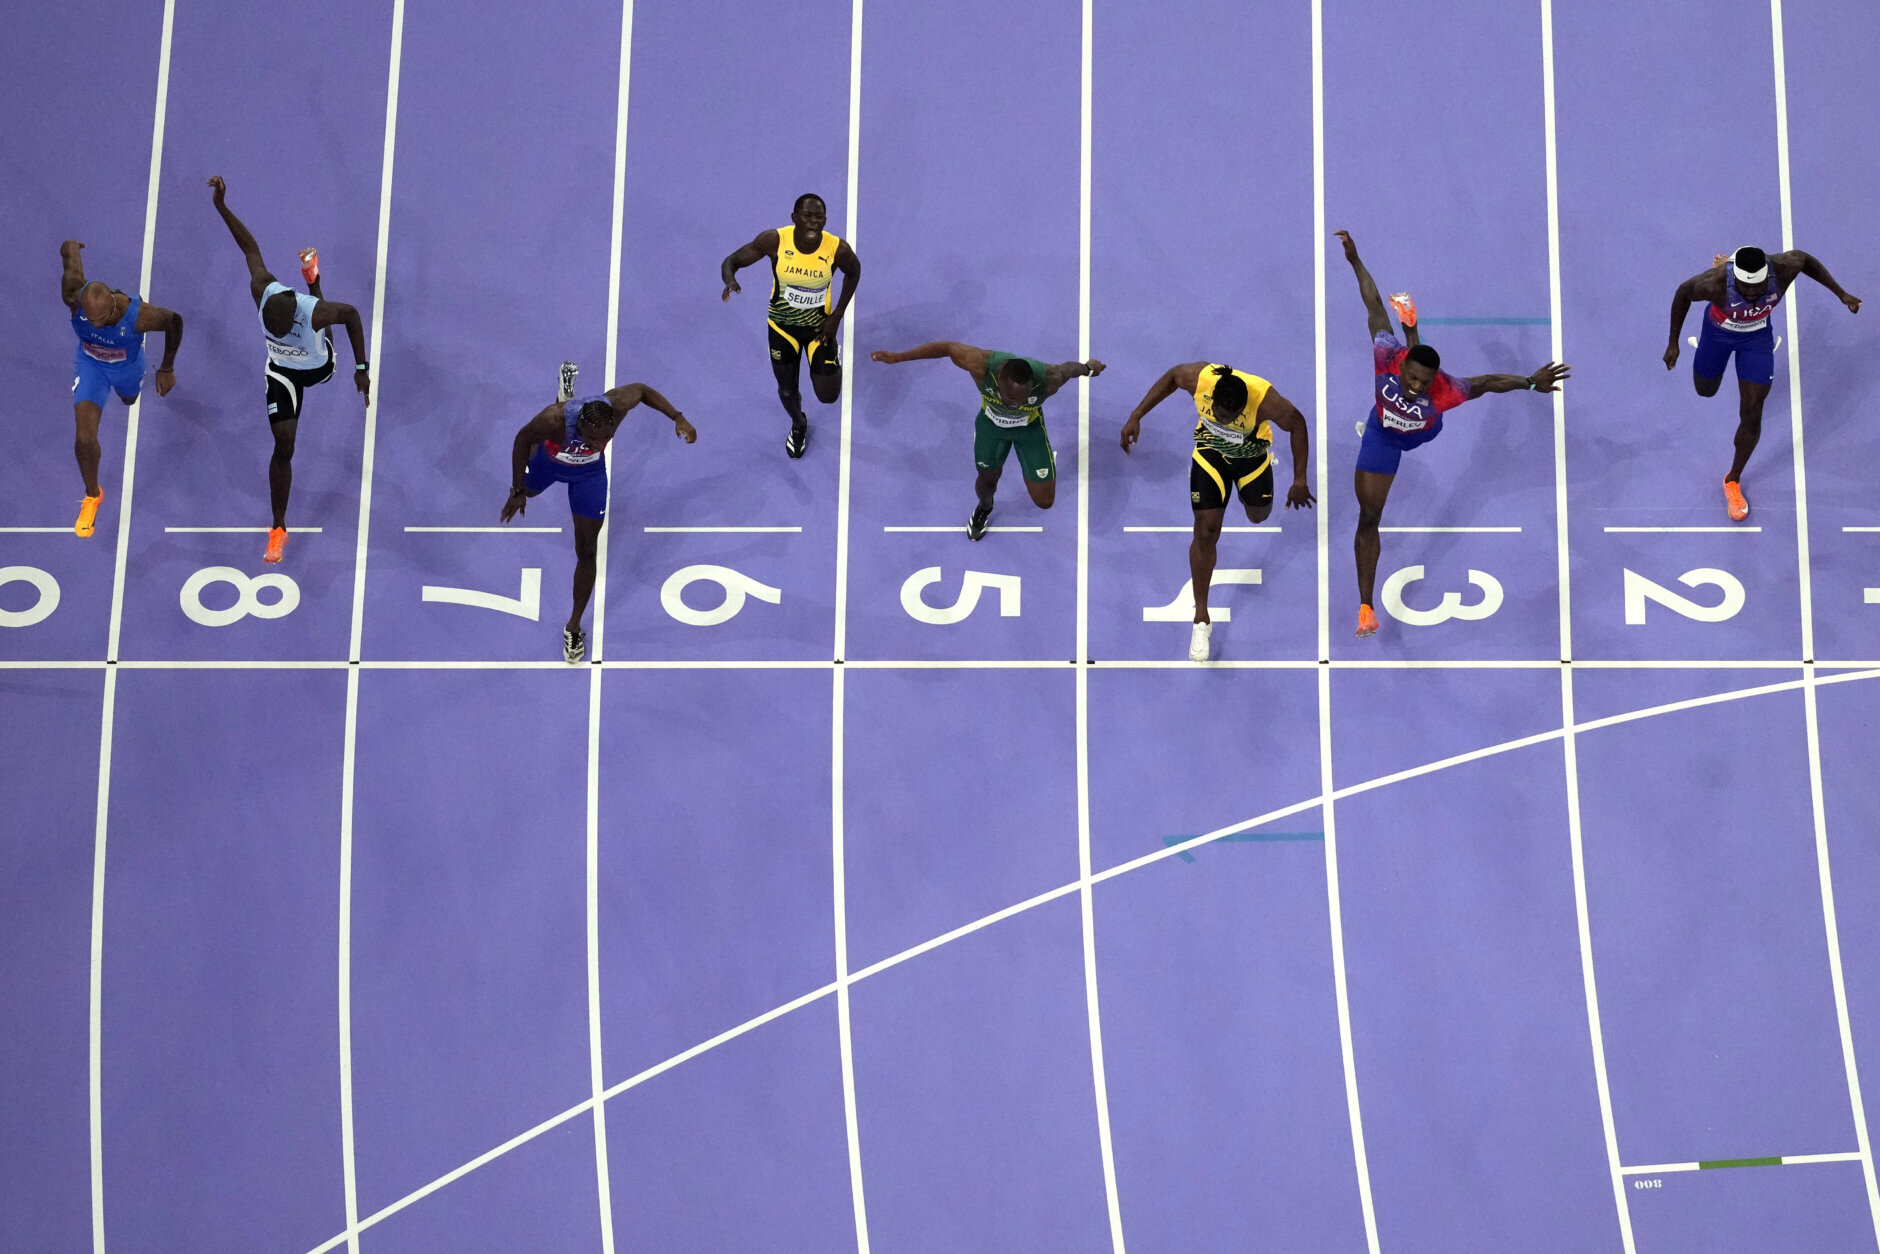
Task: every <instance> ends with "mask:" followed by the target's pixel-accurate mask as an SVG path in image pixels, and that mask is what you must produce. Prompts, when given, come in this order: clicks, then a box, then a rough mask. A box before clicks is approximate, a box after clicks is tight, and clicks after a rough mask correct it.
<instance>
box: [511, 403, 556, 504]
mask: <svg viewBox="0 0 1880 1254" xmlns="http://www.w3.org/2000/svg"><path fill="white" fill-rule="evenodd" d="M561 429H562V415H561V403H560V402H559V401H557V402H556V403H555V404H553V405H550V406H548V407H547V408H546V409H544V410H543V411H542V412H541V413H539V414H537V415H536V416H535V417H533V418H531V419H529V421H527V422H525V423H523V424H522V426H521V428H519V429H518V430H517V431H516V441H515V443H514V444H513V445H511V447H510V450H509V472H510V473H509V499H508V500H507V501H505V502H503V513H502V518H501V519H500V521H502V522H508V521H509V520H510V519H512V518H514V517H515V516H516V515H517V514H520V513H523V512H525V511H526V510H527V508H528V504H529V494H528V492H527V491H526V490H525V489H524V488H523V486H522V484H523V480H524V478H525V477H526V476H527V475H528V473H529V458H531V457H533V456H534V455H535V446H536V445H538V444H540V443H541V442H542V441H543V440H546V439H549V438H550V437H551V436H553V435H554V434H555V433H556V432H558V431H560V430H561Z"/></svg>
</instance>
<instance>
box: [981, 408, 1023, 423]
mask: <svg viewBox="0 0 1880 1254" xmlns="http://www.w3.org/2000/svg"><path fill="white" fill-rule="evenodd" d="M986 417H988V418H990V419H992V425H993V426H995V427H1026V426H1030V425H1031V415H1030V414H1002V413H1000V412H999V411H998V410H996V409H994V408H992V406H990V405H988V406H986Z"/></svg>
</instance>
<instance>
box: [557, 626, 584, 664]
mask: <svg viewBox="0 0 1880 1254" xmlns="http://www.w3.org/2000/svg"><path fill="white" fill-rule="evenodd" d="M586 656H587V634H586V633H585V632H579V631H575V630H574V629H573V628H571V627H563V628H562V629H561V660H562V661H564V662H566V663H567V664H568V665H570V666H573V665H575V664H576V663H578V662H579V661H580V660H581V659H582V658H584V657H586Z"/></svg>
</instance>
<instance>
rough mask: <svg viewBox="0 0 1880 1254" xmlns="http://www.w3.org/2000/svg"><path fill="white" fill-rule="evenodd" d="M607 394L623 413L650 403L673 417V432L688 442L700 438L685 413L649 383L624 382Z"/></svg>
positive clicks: (616, 407)
mask: <svg viewBox="0 0 1880 1254" xmlns="http://www.w3.org/2000/svg"><path fill="white" fill-rule="evenodd" d="M606 396H607V399H608V400H609V401H612V402H613V406H614V409H615V410H616V411H617V412H619V413H621V414H625V413H626V412H627V411H628V410H630V409H632V408H633V407H634V406H635V405H650V406H652V407H653V408H654V409H657V410H658V411H659V412H660V413H662V414H664V415H666V417H668V418H670V419H672V429H673V434H675V435H677V436H678V437H679V438H680V439H682V440H684V441H685V442H686V443H687V444H692V443H694V442H696V441H697V440H698V432H697V431H696V430H695V429H694V428H693V426H692V424H691V423H689V422H687V421H686V420H685V415H684V414H682V413H680V412H679V411H678V410H677V409H675V408H673V404H672V402H671V401H669V400H667V399H666V398H665V397H663V396H661V395H660V394H659V393H658V392H656V391H654V390H653V388H652V387H651V385H649V384H645V383H628V384H624V385H622V386H620V387H617V388H612V389H610V390H609V391H608V392H607V393H606Z"/></svg>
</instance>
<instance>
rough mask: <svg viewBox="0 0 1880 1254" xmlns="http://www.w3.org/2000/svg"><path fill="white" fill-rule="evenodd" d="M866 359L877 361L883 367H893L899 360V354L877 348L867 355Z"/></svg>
mask: <svg viewBox="0 0 1880 1254" xmlns="http://www.w3.org/2000/svg"><path fill="white" fill-rule="evenodd" d="M868 359H869V360H870V361H878V362H880V363H881V364H882V365H884V366H893V365H897V364H899V362H900V360H901V354H899V353H892V352H889V351H888V350H887V349H885V348H878V349H876V350H875V351H874V352H872V353H870V354H868Z"/></svg>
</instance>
